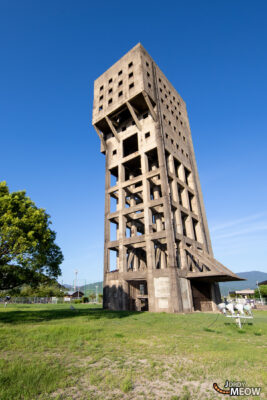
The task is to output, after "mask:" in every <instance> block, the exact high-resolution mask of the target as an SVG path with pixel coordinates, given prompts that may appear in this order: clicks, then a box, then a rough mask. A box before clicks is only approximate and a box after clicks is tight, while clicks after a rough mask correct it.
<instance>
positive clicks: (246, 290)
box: [232, 289, 255, 294]
mask: <svg viewBox="0 0 267 400" xmlns="http://www.w3.org/2000/svg"><path fill="white" fill-rule="evenodd" d="M254 292H255V290H254V289H242V290H234V291H233V292H232V293H235V294H254Z"/></svg>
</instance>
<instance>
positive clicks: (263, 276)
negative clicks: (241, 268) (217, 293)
mask: <svg viewBox="0 0 267 400" xmlns="http://www.w3.org/2000/svg"><path fill="white" fill-rule="evenodd" d="M236 274H237V275H238V276H240V278H244V279H246V281H232V282H220V289H221V294H222V296H227V295H228V291H230V292H231V291H234V290H242V289H256V287H257V283H256V282H257V281H258V282H262V281H265V280H267V273H266V272H261V271H249V272H237V273H236Z"/></svg>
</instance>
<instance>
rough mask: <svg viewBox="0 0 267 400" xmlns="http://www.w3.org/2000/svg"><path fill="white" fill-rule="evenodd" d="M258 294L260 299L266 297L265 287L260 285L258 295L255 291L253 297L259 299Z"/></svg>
mask: <svg viewBox="0 0 267 400" xmlns="http://www.w3.org/2000/svg"><path fill="white" fill-rule="evenodd" d="M260 294H261V297H267V285H261V286H260V293H259V289H256V290H255V297H256V298H260Z"/></svg>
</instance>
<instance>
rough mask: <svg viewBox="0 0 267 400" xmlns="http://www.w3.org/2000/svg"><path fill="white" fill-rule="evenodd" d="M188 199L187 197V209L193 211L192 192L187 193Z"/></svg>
mask: <svg viewBox="0 0 267 400" xmlns="http://www.w3.org/2000/svg"><path fill="white" fill-rule="evenodd" d="M188 199H189V209H190V211H193V200H194V196H193V195H192V193H188Z"/></svg>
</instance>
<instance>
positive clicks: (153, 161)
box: [146, 149, 159, 171]
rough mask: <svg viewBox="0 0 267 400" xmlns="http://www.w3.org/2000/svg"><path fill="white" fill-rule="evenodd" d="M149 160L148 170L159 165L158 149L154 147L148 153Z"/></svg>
mask: <svg viewBox="0 0 267 400" xmlns="http://www.w3.org/2000/svg"><path fill="white" fill-rule="evenodd" d="M146 156H147V161H148V170H149V171H151V170H152V169H153V168H158V167H159V159H158V151H157V149H152V150H150V151H148V152H147V153H146Z"/></svg>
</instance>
